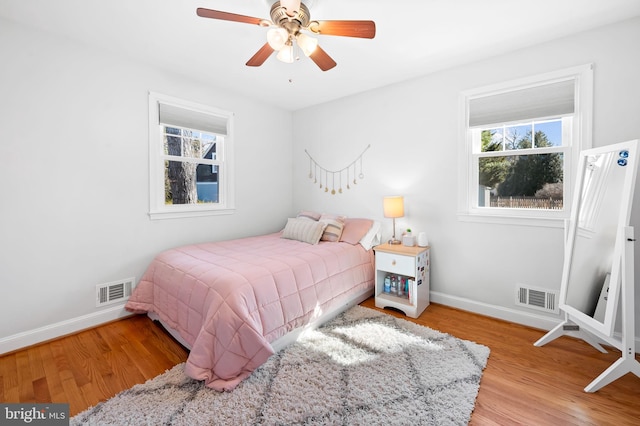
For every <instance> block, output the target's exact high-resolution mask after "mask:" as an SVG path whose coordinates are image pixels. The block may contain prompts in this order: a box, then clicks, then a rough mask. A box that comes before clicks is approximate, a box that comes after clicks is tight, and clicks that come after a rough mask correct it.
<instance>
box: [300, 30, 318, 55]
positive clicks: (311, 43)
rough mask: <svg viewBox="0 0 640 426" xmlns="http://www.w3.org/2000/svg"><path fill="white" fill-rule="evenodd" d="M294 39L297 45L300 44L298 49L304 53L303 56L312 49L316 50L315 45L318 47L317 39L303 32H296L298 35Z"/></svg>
mask: <svg viewBox="0 0 640 426" xmlns="http://www.w3.org/2000/svg"><path fill="white" fill-rule="evenodd" d="M296 41H297V42H298V46H300V49H302V53H304V54H305V56H309V55H311V54H312V53H313V52H314V50H316V47H318V40H317V39H315V38H313V37H309V36H308V35H306V34H304V33H300V34H298V36H297V37H296Z"/></svg>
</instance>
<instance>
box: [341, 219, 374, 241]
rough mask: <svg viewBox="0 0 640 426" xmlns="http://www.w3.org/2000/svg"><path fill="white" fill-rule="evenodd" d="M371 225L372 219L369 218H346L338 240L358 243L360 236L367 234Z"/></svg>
mask: <svg viewBox="0 0 640 426" xmlns="http://www.w3.org/2000/svg"><path fill="white" fill-rule="evenodd" d="M371 225H373V220H371V219H357V218H346V219H345V220H344V229H343V230H342V235H341V236H340V241H344V242H345V243H349V244H352V245H356V244H358V242H360V240H361V239H362V237H364V236H365V235H367V232H368V231H369V229H371Z"/></svg>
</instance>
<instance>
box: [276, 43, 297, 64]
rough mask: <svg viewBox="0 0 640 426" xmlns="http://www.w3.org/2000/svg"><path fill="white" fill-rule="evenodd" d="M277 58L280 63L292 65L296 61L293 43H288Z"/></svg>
mask: <svg viewBox="0 0 640 426" xmlns="http://www.w3.org/2000/svg"><path fill="white" fill-rule="evenodd" d="M276 58H278V59H279V60H280V61H282V62H285V63H287V64H292V63H293V60H294V57H293V44H292V43H291V42H288V43H287V44H285V45H284V47H283V48H282V49H280V51H279V52H278V55H277V56H276Z"/></svg>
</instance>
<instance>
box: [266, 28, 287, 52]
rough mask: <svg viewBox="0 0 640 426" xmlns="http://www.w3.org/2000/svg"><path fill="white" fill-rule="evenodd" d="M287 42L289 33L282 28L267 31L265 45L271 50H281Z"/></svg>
mask: <svg viewBox="0 0 640 426" xmlns="http://www.w3.org/2000/svg"><path fill="white" fill-rule="evenodd" d="M287 40H289V33H288V32H287V30H285V29H284V28H271V29H270V30H269V31H267V43H269V46H271V48H272V49H273V50H280V49H282V48H283V47H284V46H285V44H287Z"/></svg>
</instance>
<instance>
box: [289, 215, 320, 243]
mask: <svg viewBox="0 0 640 426" xmlns="http://www.w3.org/2000/svg"><path fill="white" fill-rule="evenodd" d="M326 226H327V224H326V223H324V222H316V221H315V220H309V219H298V218H295V219H294V218H289V219H287V225H286V226H285V227H284V231H282V235H281V238H286V239H288V240H297V241H302V242H303V243H309V244H318V241H320V237H321V236H322V232H323V231H324V229H325V228H326Z"/></svg>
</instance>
